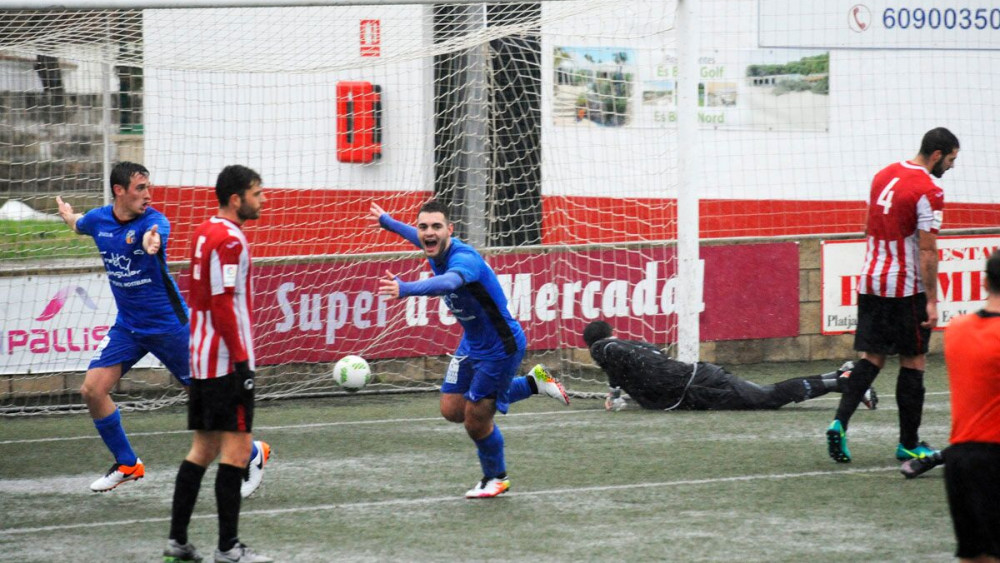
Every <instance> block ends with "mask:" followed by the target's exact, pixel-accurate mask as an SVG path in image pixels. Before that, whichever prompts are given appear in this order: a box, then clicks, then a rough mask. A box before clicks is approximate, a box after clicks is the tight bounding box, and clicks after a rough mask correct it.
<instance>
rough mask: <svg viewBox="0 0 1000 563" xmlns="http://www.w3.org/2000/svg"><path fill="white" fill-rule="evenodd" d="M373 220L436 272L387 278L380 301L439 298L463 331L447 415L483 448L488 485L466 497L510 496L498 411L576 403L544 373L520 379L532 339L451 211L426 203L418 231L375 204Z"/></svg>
mask: <svg viewBox="0 0 1000 563" xmlns="http://www.w3.org/2000/svg"><path fill="white" fill-rule="evenodd" d="M370 216H371V218H372V219H373V220H374V221H377V222H378V224H379V225H380V226H381V227H382V228H384V229H386V230H388V231H391V232H394V233H396V234H397V235H399V236H401V237H403V238H405V239H406V240H408V241H410V242H411V243H413V244H414V245H415V246H417V247H418V248H420V249H421V250H423V251H424V255H425V256H426V257H427V260H428V261H429V262H430V266H431V269H432V270H433V271H434V276H433V277H431V278H430V279H427V280H421V281H413V282H406V281H402V280H400V279H399V278H397V277H395V276H394V275H392V274H388V275H387V276H386V278H384V279H382V280H380V284H379V293H380V294H381V295H389V296H391V297H396V298H403V297H408V296H411V295H438V296H440V297H441V299H442V300H443V301H444V303H445V305H447V307H448V309H449V310H450V311H451V312H452V314H453V315H455V318H456V319H457V320H458V322H459V324H461V325H462V329H463V332H462V340H461V342H459V345H458V348H457V349H456V350H455V354H454V355H453V356H452V361H451V364H450V365H449V366H448V372H447V373H446V374H445V378H444V384H443V385H442V386H441V402H440V405H441V415H442V416H443V417H444V418H445V420H448V421H450V422H455V423H462V424H464V425H465V431H466V433H467V434H468V435H469V437H470V438H471V439H472V441H473V442H475V444H476V449H477V451H478V454H479V462H480V466H481V467H482V470H483V478H482V479H481V480H480V481H479V483H477V484H476V485H475V486H474V487H473V488H472V489H470V490H469V491H468V492H466V493H465V496H466V498H490V497H495V496H497V495H500V494H503V493H505V492H507V489H509V488H510V480H509V479H508V478H507V468H506V464H505V461H504V441H503V435H502V434H501V433H500V428H499V427H497V426H496V424H494V422H493V417H494V414H495V413H496V411H497V410H499V411H500V412H502V413H506V412H507V408H508V406H509V405H510V403H513V402H516V401H520V400H522V399H526V398H528V397H530V396H531V395H533V394H538V393H544V394H546V395H548V396H550V397H553V398H555V399H557V400H559V401H560V403H562V404H564V405H565V404H569V397H568V396H567V395H566V392H565V390H563V388H562V385H561V384H560V383H559V382H558V381H556V380H555V379H553V378H552V377H551V376H550V375H549V374H548V372H547V371H546V370H545V368H544V367H542V366H540V365H539V366H535V367H534V368H533V369H532V370H531V373H530V374H529V375H527V376H525V377H514V376H515V375H516V374H517V370H518V368H519V366H520V364H521V359H522V358H523V357H524V351H525V349H526V348H527V338H526V337H525V335H524V331H523V330H522V329H521V325H520V323H518V322H517V320H515V319H514V318H513V317H512V316H511V314H510V310H509V309H508V308H507V296H506V295H504V292H503V289H502V288H501V287H500V282H499V280H498V279H497V275H496V273H494V272H493V269H492V268H490V266H489V264H487V263H486V261H485V260H483V257H482V256H481V255H480V254H479V253H478V252H476V250H475V249H473V248H472V247H471V246H469V245H467V244H465V243H464V242H462V241H460V240H458V239H455V238H452V236H451V235H452V233H453V232H454V225H453V224H452V223H451V221H450V220H449V218H448V209H447V207H445V206H444V205H443V204H442V203H440V202H438V201H436V200H430V201H428V202H426V203H424V205H423V206H422V207H421V208H420V212H419V213H418V214H417V226H416V227H415V228H414V227H413V226H411V225H407V224H405V223H401V222H399V221H396V220H395V219H393V218H392V217H391V216H390V215H389V214H388V213H386V212H385V211H384V210H383V209H382V208H381V207H379V206H378V205H376V204H374V203H373V204H372V206H371V214H370Z"/></svg>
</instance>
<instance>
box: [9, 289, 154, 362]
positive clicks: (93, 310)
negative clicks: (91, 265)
mask: <svg viewBox="0 0 1000 563" xmlns="http://www.w3.org/2000/svg"><path fill="white" fill-rule="evenodd" d="M117 314H118V309H117V308H116V307H115V300H114V297H113V296H112V294H111V287H110V286H109V285H108V279H107V276H106V275H105V274H104V273H100V274H77V275H72V276H23V277H16V278H0V318H2V319H3V324H2V325H0V374H25V373H46V372H62V371H85V370H86V369H87V365H88V364H89V363H90V358H91V356H93V355H94V351H95V350H96V349H97V347H98V345H99V344H100V343H101V339H103V338H104V335H105V334H107V332H108V329H109V328H111V326H112V325H113V324H114V322H115V315H117ZM159 365H160V363H159V362H158V361H156V360H155V358H153V357H152V356H150V355H147V356H146V357H145V358H143V360H142V361H140V362H139V363H138V364H136V367H151V366H159Z"/></svg>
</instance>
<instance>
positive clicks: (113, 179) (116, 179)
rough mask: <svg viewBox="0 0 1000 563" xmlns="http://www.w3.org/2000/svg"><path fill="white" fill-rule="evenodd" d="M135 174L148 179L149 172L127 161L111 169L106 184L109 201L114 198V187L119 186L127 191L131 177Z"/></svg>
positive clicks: (139, 165)
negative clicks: (109, 194)
mask: <svg viewBox="0 0 1000 563" xmlns="http://www.w3.org/2000/svg"><path fill="white" fill-rule="evenodd" d="M136 174H141V175H143V176H145V177H147V178H148V177H149V170H146V167H145V166H143V165H141V164H136V163H135V162H129V161H127V160H123V161H121V162H119V163H118V164H116V165H115V167H114V168H112V169H111V176H110V177H109V178H108V183H109V184H110V186H111V199H114V198H115V186H121V187H123V188H125V189H126V190H128V187H129V185H130V184H131V183H132V176H135V175H136Z"/></svg>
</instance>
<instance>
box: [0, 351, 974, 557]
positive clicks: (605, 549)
mask: <svg viewBox="0 0 1000 563" xmlns="http://www.w3.org/2000/svg"><path fill="white" fill-rule="evenodd" d="M835 364H837V362H812V363H796V364H769V365H754V366H732V371H734V372H735V373H737V374H738V375H741V376H744V377H746V378H748V379H750V380H752V381H757V382H771V381H777V380H779V379H783V378H785V377H790V376H794V375H802V374H807V373H820V372H823V371H829V370H830V369H834V368H836V365H835ZM895 379H896V364H895V363H890V366H888V367H887V369H886V370H884V371H883V374H882V375H881V376H880V377H879V379H878V380H877V381H876V388H877V389H878V390H879V391H880V395H881V397H882V402H881V404H880V408H879V409H878V410H876V411H867V410H864V409H863V407H862V410H860V411H859V412H858V414H857V415H856V416H855V417H854V419H853V421H852V424H851V428H850V432H849V445H850V448H851V452H852V453H853V454H854V462H853V463H851V464H846V465H838V464H835V463H833V462H832V461H831V460H830V459H829V458H828V457H827V455H826V444H825V436H824V432H825V429H826V426H827V424H828V423H829V422H830V420H831V419H832V417H833V411H834V409H835V406H836V400H837V397H839V395H833V394H831V395H828V396H827V397H824V398H820V399H816V400H813V401H810V402H805V403H801V404H798V405H790V406H787V407H785V408H783V409H780V410H777V411H764V412H671V413H664V412H650V411H642V410H638V409H635V408H631V409H627V410H625V411H622V412H618V413H612V412H605V411H604V410H603V405H602V402H601V401H598V400H593V399H581V400H576V401H574V403H573V404H572V405H571V406H570V407H569V408H563V407H560V406H559V405H558V404H557V403H556V402H555V401H552V400H551V399H547V398H543V397H533V398H531V399H529V400H527V401H523V402H521V403H518V404H515V405H514V406H513V408H512V409H511V414H510V415H508V416H499V417H498V422H499V425H500V427H501V429H502V430H503V433H504V436H505V440H506V446H507V450H506V451H507V465H508V470H509V473H510V475H511V479H512V488H511V491H510V492H509V493H508V494H506V495H504V496H503V497H500V498H497V499H491V500H465V499H464V498H463V496H462V495H463V493H464V492H465V490H466V489H468V488H470V487H471V486H472V485H473V484H474V483H475V481H476V480H477V479H478V478H479V476H480V474H479V466H478V461H477V458H476V455H475V450H474V449H473V446H472V444H471V442H470V441H469V439H468V438H467V437H466V436H465V434H464V431H463V430H462V428H461V427H460V426H457V425H453V424H450V423H447V422H445V421H444V420H442V419H441V418H440V416H439V414H438V412H437V396H436V394H433V393H422V394H412V395H386V396H356V397H340V398H331V399H313V400H308V401H278V402H265V403H261V404H260V405H259V406H258V411H257V418H256V421H255V425H256V429H255V430H256V432H255V434H256V436H257V437H258V438H260V439H264V440H267V441H268V442H269V443H270V444H271V445H272V448H273V452H274V453H273V457H272V461H271V463H270V464H269V465H268V468H267V471H266V473H265V477H264V486H263V488H262V489H261V491H259V492H258V494H257V495H256V496H255V497H254V498H252V499H249V500H246V501H244V504H243V512H242V517H241V519H240V530H241V533H240V536H241V539H242V540H243V541H244V542H246V543H247V544H249V545H251V546H253V547H254V548H256V549H257V550H258V551H260V552H263V553H266V554H268V555H271V556H272V557H274V558H275V559H276V560H277V561H303V562H312V561H316V562H325V561H486V560H497V561H731V560H733V559H739V560H742V561H803V560H808V561H921V560H922V561H943V560H948V559H951V558H952V553H953V550H954V537H953V534H952V529H951V520H950V518H949V515H948V509H947V504H946V501H945V497H944V483H943V479H942V470H941V469H940V468H937V469H934V470H932V471H931V472H929V473H927V474H926V475H924V476H922V477H921V478H919V479H915V480H912V481H910V480H905V479H903V477H902V476H901V475H900V474H899V472H898V466H899V464H898V462H896V461H895V460H894V458H893V453H894V450H895V446H896V442H897V439H898V438H897V436H898V435H897V431H898V430H897V429H898V422H897V410H896V406H895V399H894V387H895ZM927 390H928V394H927V403H926V407H925V411H924V419H923V427H922V436H921V437H922V439H925V440H927V441H929V442H930V443H931V444H933V445H935V446H938V447H943V446H944V445H945V444H946V443H947V439H948V435H949V428H950V423H949V404H948V393H947V381H946V378H945V375H944V368H943V366H942V362H941V358H940V357H932V358H931V359H930V365H929V369H928V376H927ZM123 418H124V423H125V427H126V430H127V431H128V432H129V433H130V436H131V439H132V443H133V446H134V447H135V449H136V451H137V452H138V453H139V455H140V456H141V457H142V459H143V461H144V462H145V463H146V467H147V477H146V478H145V479H143V480H142V481H139V482H138V483H127V484H125V485H123V486H122V487H120V488H119V489H118V490H115V491H112V492H110V493H106V494H94V493H91V492H90V491H89V490H88V485H89V483H90V481H91V480H93V479H95V478H96V477H98V476H99V474H100V473H101V472H102V471H105V470H106V469H107V468H108V466H109V465H110V464H111V459H110V455H109V454H108V452H107V451H106V449H105V448H104V446H103V444H102V443H101V442H100V440H99V439H98V438H97V434H96V432H95V431H94V429H93V425H92V423H91V422H90V419H89V418H88V417H87V416H86V415H54V416H46V417H28V418H18V419H4V420H3V421H2V422H0V560H4V561H18V562H21V561H25V562H27V561H112V560H114V561H157V560H160V559H161V558H160V556H159V554H160V552H161V550H162V549H163V547H164V545H165V543H166V536H167V531H168V527H169V516H170V503H171V495H172V491H173V480H174V476H175V474H176V469H177V466H178V465H179V463H180V461H181V459H182V458H183V456H184V455H185V453H186V452H187V448H188V446H189V444H190V435H189V434H188V432H187V431H185V430H184V427H185V418H184V412H183V410H182V409H169V410H161V411H155V412H127V413H124V416H123ZM214 475H215V471H214V467H213V469H210V470H209V472H208V474H207V475H206V476H205V480H204V482H203V485H202V490H201V495H200V497H199V502H198V506H197V509H196V511H195V519H194V521H193V522H192V526H191V541H193V542H194V543H195V545H197V546H198V547H199V549H200V550H201V551H202V553H203V554H205V553H207V554H209V555H211V552H212V550H213V549H214V545H215V541H216V530H217V523H216V520H215V515H214V513H215V512H214V511H215V499H214V492H213V483H214Z"/></svg>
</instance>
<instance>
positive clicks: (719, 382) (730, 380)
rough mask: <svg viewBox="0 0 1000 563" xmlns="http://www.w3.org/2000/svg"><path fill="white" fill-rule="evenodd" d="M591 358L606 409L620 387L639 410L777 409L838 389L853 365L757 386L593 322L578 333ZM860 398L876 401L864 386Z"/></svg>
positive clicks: (616, 405) (619, 399) (616, 403)
mask: <svg viewBox="0 0 1000 563" xmlns="http://www.w3.org/2000/svg"><path fill="white" fill-rule="evenodd" d="M583 340H584V342H586V343H587V346H588V347H589V348H590V356H591V357H592V358H593V359H594V361H595V362H597V365H599V366H600V367H601V369H602V370H604V373H605V374H607V376H608V386H609V387H611V391H610V392H609V393H608V399H607V401H606V402H605V408H607V409H609V410H611V409H614V410H620V409H622V408H623V407H624V406H625V404H626V402H625V397H624V396H623V395H622V394H621V392H622V391H624V392H625V393H627V394H628V397H629V398H631V399H632V400H634V401H635V402H637V403H639V406H641V407H642V408H644V409H653V410H673V409H685V410H758V409H776V408H779V407H781V406H784V405H787V404H788V403H792V402H795V403H799V402H802V401H805V400H807V399H814V398H816V397H819V396H822V395H826V394H827V393H830V392H836V393H840V392H843V389H844V388H845V387H846V382H847V378H848V377H849V376H850V370H851V369H852V368H853V363H852V362H847V363H845V364H844V365H843V366H841V368H840V369H839V370H837V371H833V372H829V373H824V374H821V375H813V376H809V377H795V378H792V379H788V380H785V381H780V382H778V383H774V384H770V385H758V384H756V383H753V382H750V381H747V380H745V379H742V378H739V377H736V376H735V375H733V374H731V373H729V372H728V371H726V370H725V369H723V368H721V367H719V366H717V365H715V364H710V363H706V362H699V363H698V364H697V365H696V366H692V365H691V364H687V363H684V362H679V361H677V360H674V359H672V358H670V357H669V356H667V355H666V354H664V353H663V352H661V351H660V350H659V349H658V348H657V347H656V346H653V345H652V344H648V343H646V342H640V341H635V340H620V339H618V338H615V337H614V336H613V334H612V330H611V325H609V324H608V323H606V322H604V321H594V322H592V323H590V324H589V325H587V327H586V328H585V329H584V331H583ZM863 402H864V404H865V406H867V407H868V408H869V409H874V408H875V406H876V404H877V403H878V396H877V395H876V394H875V390H874V389H872V388H869V389H868V391H867V392H866V393H865V396H864V399H863Z"/></svg>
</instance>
